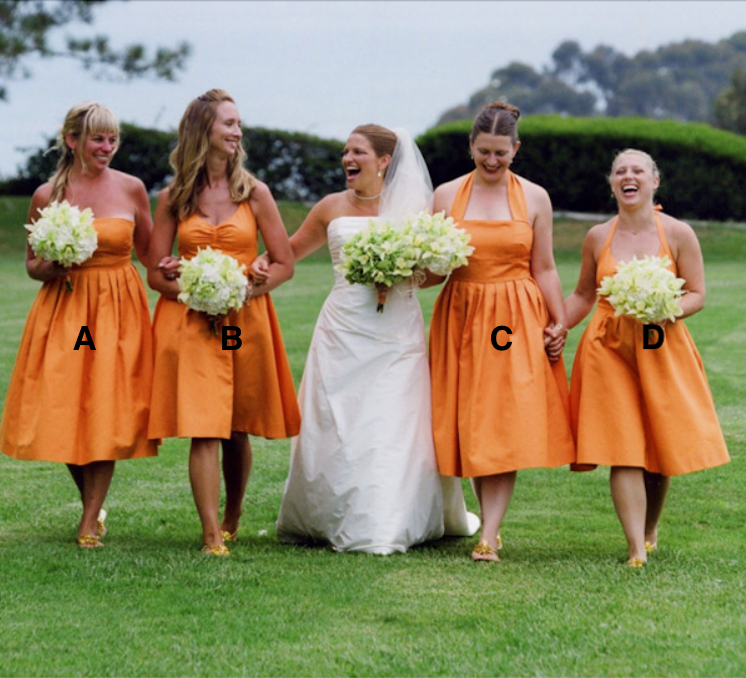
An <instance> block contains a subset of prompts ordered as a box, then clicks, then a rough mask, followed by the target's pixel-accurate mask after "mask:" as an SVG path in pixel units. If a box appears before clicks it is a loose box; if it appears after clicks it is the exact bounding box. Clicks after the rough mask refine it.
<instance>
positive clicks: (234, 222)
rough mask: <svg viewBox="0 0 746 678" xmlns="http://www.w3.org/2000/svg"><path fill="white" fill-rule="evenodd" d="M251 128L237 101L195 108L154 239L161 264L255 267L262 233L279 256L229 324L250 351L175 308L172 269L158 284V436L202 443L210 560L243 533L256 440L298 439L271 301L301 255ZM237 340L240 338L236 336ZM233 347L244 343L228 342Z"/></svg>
mask: <svg viewBox="0 0 746 678" xmlns="http://www.w3.org/2000/svg"><path fill="white" fill-rule="evenodd" d="M245 157H246V155H245V153H244V151H243V148H242V147H241V119H240V117H239V113H238V108H237V107H236V104H235V102H234V101H233V99H232V98H231V96H230V95H229V94H228V93H227V92H225V91H223V90H210V91H209V92H206V93H205V94H203V95H202V96H200V97H198V98H197V99H195V100H194V101H192V102H191V103H190V104H189V107H188V108H187V110H186V112H185V113H184V116H183V118H182V120H181V124H180V125H179V138H178V144H177V146H176V148H175V149H174V151H173V153H172V154H171V164H172V166H173V168H174V180H173V181H172V182H171V185H170V186H169V187H168V188H166V189H165V190H164V191H162V192H161V195H160V198H159V200H158V207H157V209H156V216H155V230H154V233H153V245H152V253H153V255H152V259H151V261H153V262H161V264H162V263H163V262H164V261H165V260H167V258H168V255H170V253H171V248H172V247H173V243H174V239H175V238H176V239H178V246H179V254H180V255H181V256H184V257H187V258H189V257H192V256H194V255H195V254H196V253H197V248H198V247H206V246H208V245H209V246H211V247H212V248H213V249H219V250H221V251H222V252H223V253H224V254H228V255H230V256H232V257H233V258H235V259H237V260H238V261H239V262H240V263H242V264H246V267H247V272H248V267H249V265H250V264H251V262H252V261H253V260H254V259H255V258H256V256H257V236H258V232H261V235H262V239H263V240H264V243H265V245H266V247H267V251H268V252H270V253H271V256H272V262H273V263H272V264H271V267H270V268H271V270H272V280H271V282H268V283H267V284H265V285H263V286H262V287H261V288H256V289H255V291H254V294H253V297H252V298H251V299H250V300H249V302H248V303H247V304H246V305H244V306H243V307H242V308H241V309H240V310H239V311H238V312H236V313H231V314H229V315H228V316H227V317H225V318H223V319H222V320H221V325H223V326H232V327H237V328H239V330H240V336H238V339H240V341H241V345H240V347H239V348H236V349H234V350H228V349H224V348H223V342H222V337H221V336H215V335H214V334H213V333H212V332H211V328H210V322H209V320H208V319H207V318H206V316H204V315H203V314H201V313H197V312H194V311H190V310H189V309H188V308H187V307H186V306H185V305H183V304H181V303H179V302H177V301H176V297H177V295H178V293H179V287H178V283H177V282H176V281H175V280H172V279H170V278H171V276H169V275H168V274H167V273H165V272H164V269H163V268H162V267H161V265H155V266H152V267H151V268H150V269H149V271H148V282H149V283H150V285H151V287H153V289H155V290H157V291H159V292H160V293H161V295H162V296H161V298H160V300H159V301H158V305H157V307H156V311H155V317H154V320H153V327H154V334H155V376H154V383H153V396H152V401H151V415H150V425H149V434H148V435H149V437H150V438H166V437H173V436H177V437H180V438H191V439H192V442H191V447H190V455H189V478H190V481H191V485H192V492H193V494H194V501H195V504H196V506H197V511H198V513H199V516H200V520H201V521H202V536H203V542H204V546H203V551H204V552H205V553H207V554H210V555H215V556H223V555H228V553H229V551H228V548H227V547H226V546H225V542H226V541H233V540H235V538H236V533H237V531H238V523H239V520H240V517H241V511H242V503H243V497H244V493H245V491H246V485H247V483H248V479H249V473H250V470H251V461H252V455H251V447H250V444H249V439H248V435H247V434H252V435H257V436H263V437H266V438H288V437H291V436H294V435H296V434H297V433H298V429H299V427H300V414H299V412H298V403H297V401H296V398H295V389H294V385H293V379H292V375H291V372H290V366H289V363H288V360H287V356H286V355H285V347H284V345H283V342H282V336H281V334H280V327H279V324H278V321H277V317H276V315H275V311H274V307H273V305H272V300H271V298H270V297H269V295H268V294H266V293H267V292H269V291H270V290H272V289H274V287H276V286H277V285H279V284H280V283H282V282H284V281H285V280H287V279H289V278H290V277H291V276H292V274H293V255H292V251H291V249H290V243H289V241H288V237H287V233H286V232H285V228H284V225H283V223H282V219H281V217H280V213H279V211H278V209H277V205H276V204H275V202H274V200H273V198H272V195H271V193H270V191H269V189H268V188H267V186H266V185H265V184H264V183H262V182H260V181H258V180H257V179H256V178H255V177H253V176H252V175H251V174H249V172H247V171H246V170H245V169H244V167H243V162H244V159H245ZM232 333H233V331H231V334H232ZM228 344H229V345H230V346H235V345H237V342H235V343H234V342H233V341H231V342H228ZM220 442H222V447H223V476H224V479H225V487H226V506H225V513H224V515H223V520H222V523H221V522H219V519H218V508H219V499H220V468H219V467H220V465H219V443H220Z"/></svg>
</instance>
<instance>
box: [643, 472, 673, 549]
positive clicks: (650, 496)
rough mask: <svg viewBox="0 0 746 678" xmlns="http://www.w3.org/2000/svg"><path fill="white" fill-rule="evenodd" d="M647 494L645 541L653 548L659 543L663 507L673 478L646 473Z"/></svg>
mask: <svg viewBox="0 0 746 678" xmlns="http://www.w3.org/2000/svg"><path fill="white" fill-rule="evenodd" d="M644 475H645V494H646V496H647V500H648V508H647V513H646V515H645V541H646V542H647V543H649V544H651V546H652V547H653V548H655V546H656V544H657V543H658V522H659V521H660V519H661V513H663V505H664V504H665V503H666V496H667V495H668V488H669V487H670V486H671V478H670V477H669V476H664V475H661V474H660V473H650V472H648V471H645V474H644Z"/></svg>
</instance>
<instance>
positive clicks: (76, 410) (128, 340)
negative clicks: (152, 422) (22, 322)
mask: <svg viewBox="0 0 746 678" xmlns="http://www.w3.org/2000/svg"><path fill="white" fill-rule="evenodd" d="M93 224H94V227H95V229H96V231H97V232H98V248H97V249H96V251H95V252H94V254H93V256H92V257H91V258H90V259H89V260H88V261H86V262H84V263H83V264H82V265H80V266H74V267H73V268H72V270H71V273H70V281H71V282H72V285H73V290H72V292H69V291H68V290H67V289H66V287H65V281H64V278H56V279H54V280H50V281H48V282H45V283H44V284H43V285H42V287H41V289H40V290H39V293H38V295H37V296H36V299H35V300H34V303H33V305H32V306H31V310H30V311H29V315H28V318H27V320H26V327H25V329H24V331H23V336H22V338H21V345H20V347H19V350H18V357H17V359H16V363H15V367H14V369H13V375H12V376H11V379H10V386H9V388H8V395H7V397H6V399H5V408H4V411H3V420H2V424H0V448H1V449H2V451H3V452H4V453H5V454H7V455H9V456H11V457H15V458H16V459H27V460H35V461H57V462H63V463H66V464H77V465H83V464H88V463H90V462H94V461H114V460H119V459H131V458H135V457H147V456H154V455H155V454H156V452H157V446H156V442H155V441H148V439H147V427H148V406H149V402H150V386H151V380H152V375H153V346H152V337H151V330H150V311H149V309H148V302H147V297H146V295H145V286H144V285H143V282H142V279H141V278H140V275H139V274H138V272H137V269H136V268H135V267H134V265H133V264H132V246H133V232H134V227H135V225H134V223H133V222H132V221H131V220H129V219H120V218H113V217H107V218H99V219H95V220H94V222H93ZM84 325H85V326H87V327H88V331H89V332H90V335H91V338H92V339H93V344H94V346H95V347H96V350H95V351H94V350H92V348H91V347H90V346H88V345H81V346H80V347H79V348H78V350H77V351H76V350H74V347H75V344H76V342H77V339H78V336H79V335H80V332H81V327H82V326H84Z"/></svg>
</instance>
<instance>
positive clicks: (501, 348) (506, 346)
mask: <svg viewBox="0 0 746 678" xmlns="http://www.w3.org/2000/svg"><path fill="white" fill-rule="evenodd" d="M500 331H503V332H507V333H508V334H513V333H512V332H511V331H510V328H509V327H506V326H505V325H498V326H497V327H496V328H495V329H494V330H492V345H493V346H494V347H495V348H496V349H497V350H498V351H507V350H508V349H509V348H510V347H511V346H512V345H513V342H512V341H509V342H508V343H507V344H498V343H497V333H498V332H500Z"/></svg>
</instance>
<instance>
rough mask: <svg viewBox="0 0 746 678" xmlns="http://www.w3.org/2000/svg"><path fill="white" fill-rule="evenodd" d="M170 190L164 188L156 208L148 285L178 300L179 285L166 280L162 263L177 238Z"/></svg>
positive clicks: (151, 240) (167, 296) (149, 253)
mask: <svg viewBox="0 0 746 678" xmlns="http://www.w3.org/2000/svg"><path fill="white" fill-rule="evenodd" d="M168 200H169V189H167V188H164V189H163V190H162V191H161V192H160V195H159V196H158V206H157V207H156V208H155V224H154V226H153V234H152V236H151V238H150V248H149V251H148V255H147V259H148V261H149V264H148V285H150V287H151V288H153V289H154V290H156V291H157V292H160V293H161V294H162V295H163V296H164V297H166V298H167V299H176V297H177V296H178V294H179V283H177V282H176V281H175V280H169V279H168V278H166V274H165V272H164V269H163V268H161V267H160V265H159V264H160V262H161V260H162V259H163V258H164V257H167V256H168V255H170V254H171V250H172V248H173V246H174V239H175V238H176V227H177V224H176V221H175V220H174V218H173V216H172V214H171V211H170V210H169V209H168Z"/></svg>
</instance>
